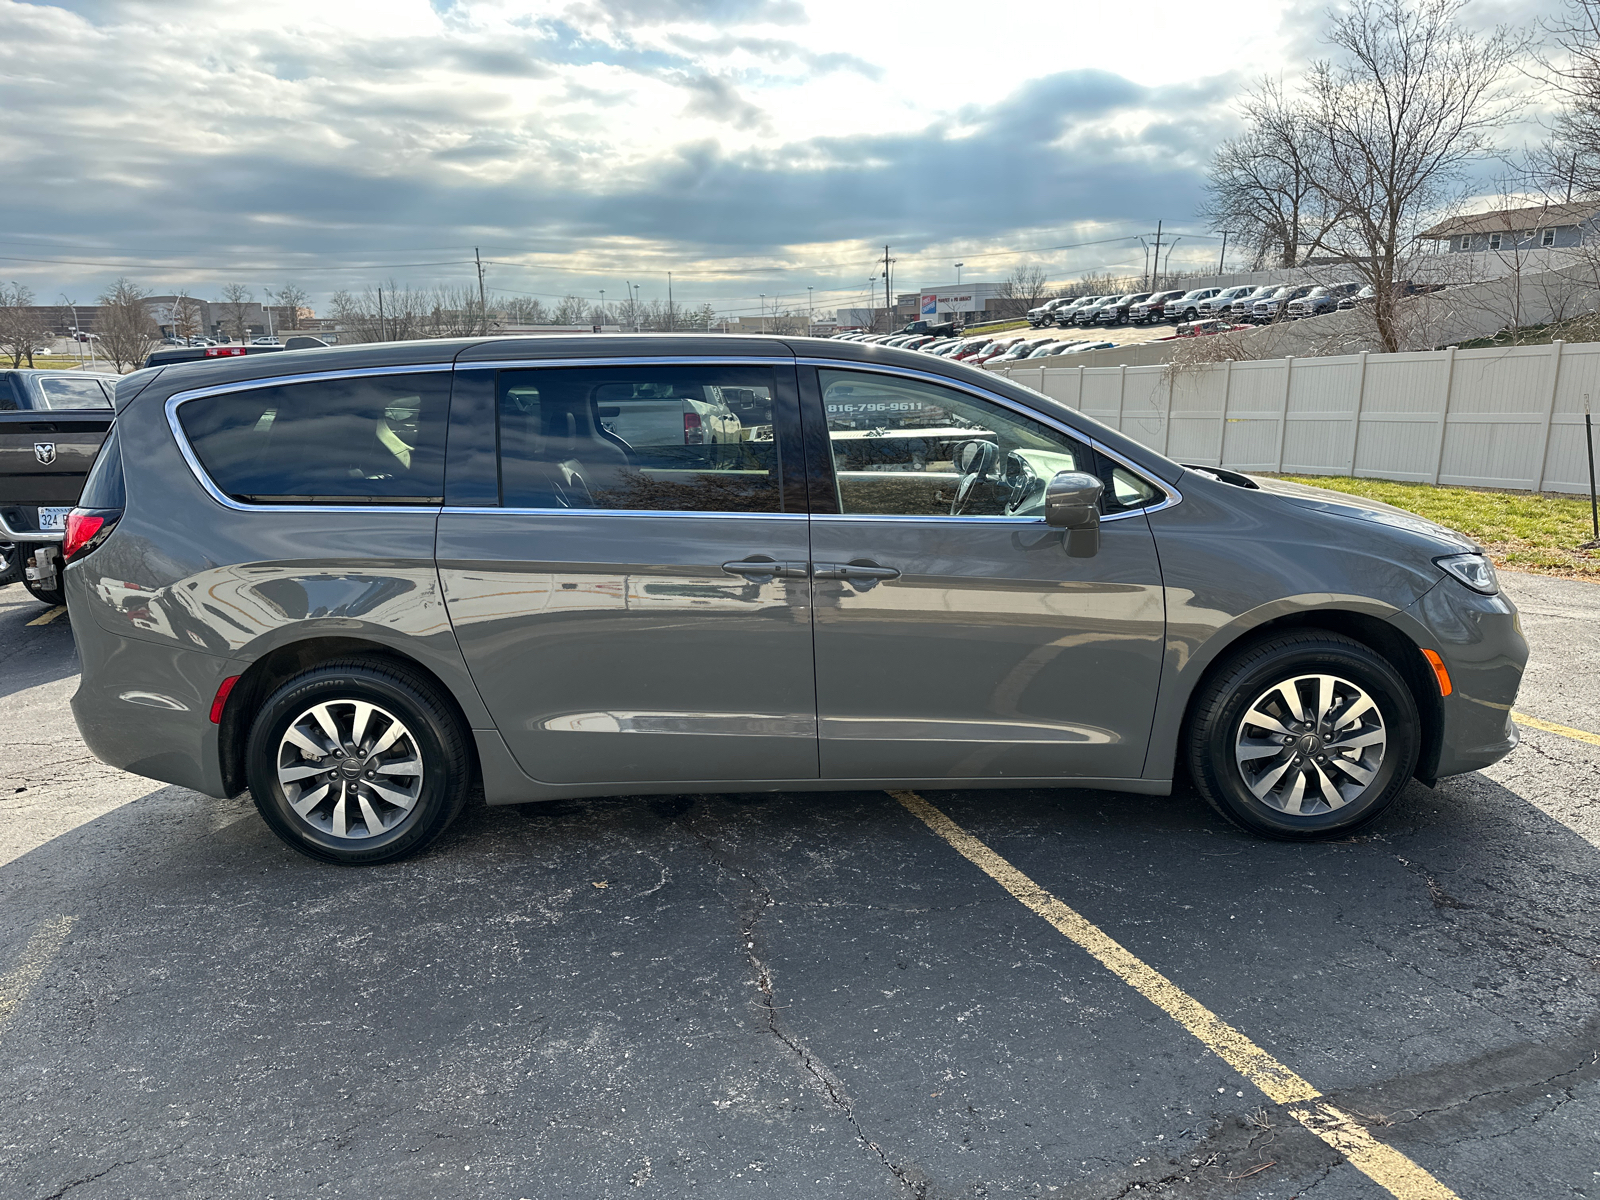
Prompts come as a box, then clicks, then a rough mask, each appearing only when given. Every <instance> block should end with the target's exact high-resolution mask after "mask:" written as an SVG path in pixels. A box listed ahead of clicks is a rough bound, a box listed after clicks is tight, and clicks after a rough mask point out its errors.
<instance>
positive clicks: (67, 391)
mask: <svg viewBox="0 0 1600 1200" xmlns="http://www.w3.org/2000/svg"><path fill="white" fill-rule="evenodd" d="M37 382H38V384H39V390H40V391H41V392H43V393H44V407H45V408H47V409H57V410H59V409H72V408H110V407H111V401H110V400H108V399H106V393H105V389H103V388H102V387H101V386H100V381H99V380H98V379H71V378H68V377H65V376H61V375H40V376H39V377H38V380H37Z"/></svg>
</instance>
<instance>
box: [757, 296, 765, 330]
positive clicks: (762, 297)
mask: <svg viewBox="0 0 1600 1200" xmlns="http://www.w3.org/2000/svg"><path fill="white" fill-rule="evenodd" d="M757 323H758V324H759V325H760V326H761V332H762V333H765V332H766V331H767V294H766V293H765V292H762V293H761V316H760V318H759V319H758V321H757Z"/></svg>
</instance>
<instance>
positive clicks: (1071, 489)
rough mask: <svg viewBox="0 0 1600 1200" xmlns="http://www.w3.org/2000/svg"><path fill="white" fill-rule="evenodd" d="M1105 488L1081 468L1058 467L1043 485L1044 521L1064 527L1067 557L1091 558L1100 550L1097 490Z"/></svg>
mask: <svg viewBox="0 0 1600 1200" xmlns="http://www.w3.org/2000/svg"><path fill="white" fill-rule="evenodd" d="M1104 490H1105V484H1103V483H1101V482H1100V481H1099V480H1098V479H1096V478H1095V477H1094V476H1093V475H1089V474H1087V473H1085V472H1083V471H1058V472H1057V473H1056V474H1055V475H1054V476H1053V477H1052V478H1051V480H1050V482H1049V483H1047V484H1046V485H1045V489H1044V523H1045V524H1046V525H1049V526H1051V527H1052V528H1054V529H1064V530H1066V533H1067V536H1066V549H1067V554H1068V556H1069V557H1071V558H1093V557H1094V556H1095V555H1096V554H1098V553H1099V552H1100V493H1101V492H1102V491H1104Z"/></svg>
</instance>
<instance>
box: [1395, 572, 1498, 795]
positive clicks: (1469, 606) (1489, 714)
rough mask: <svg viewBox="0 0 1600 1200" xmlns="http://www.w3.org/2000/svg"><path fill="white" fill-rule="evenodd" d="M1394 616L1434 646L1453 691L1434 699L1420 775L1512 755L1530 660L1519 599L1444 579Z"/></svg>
mask: <svg viewBox="0 0 1600 1200" xmlns="http://www.w3.org/2000/svg"><path fill="white" fill-rule="evenodd" d="M1393 621H1394V623H1395V624H1396V625H1398V626H1400V627H1401V628H1402V630H1403V631H1404V632H1405V633H1407V634H1408V635H1409V636H1410V637H1411V639H1412V640H1413V641H1414V642H1416V643H1417V645H1418V646H1420V647H1422V648H1423V649H1430V650H1434V651H1436V652H1437V653H1438V655H1439V657H1440V659H1442V660H1443V662H1444V665H1445V669H1446V671H1448V672H1449V675H1450V683H1451V692H1450V695H1448V696H1443V697H1440V698H1439V701H1438V703H1439V715H1440V718H1441V720H1440V728H1439V731H1438V734H1439V736H1438V737H1437V739H1435V740H1436V742H1437V745H1436V746H1435V747H1434V748H1433V753H1432V755H1431V761H1424V762H1421V763H1419V764H1418V767H1417V773H1418V774H1419V775H1421V776H1422V777H1423V778H1426V779H1442V778H1444V777H1445V776H1448V775H1461V774H1464V773H1465V772H1467V771H1476V770H1478V769H1479V768H1482V767H1487V766H1489V765H1490V764H1491V763H1495V762H1498V761H1500V759H1502V758H1504V757H1505V756H1506V755H1507V754H1509V753H1511V751H1512V749H1513V748H1514V747H1515V746H1516V744H1517V740H1518V734H1517V727H1516V725H1515V724H1514V723H1513V721H1512V715H1511V714H1512V708H1513V706H1514V705H1515V703H1516V699H1517V690H1518V688H1519V687H1521V685H1522V673H1523V670H1524V668H1525V667H1526V666H1527V663H1528V643H1527V640H1526V639H1525V638H1524V637H1523V636H1522V623H1521V620H1520V618H1519V617H1518V615H1517V608H1516V605H1514V604H1512V603H1511V601H1510V600H1508V599H1507V598H1506V597H1505V595H1504V594H1499V595H1494V596H1484V595H1480V594H1479V593H1477V592H1474V591H1472V590H1471V589H1470V588H1468V587H1466V586H1465V585H1463V584H1461V583H1459V582H1457V581H1456V580H1454V579H1450V578H1445V579H1441V580H1440V581H1439V582H1438V583H1437V584H1435V585H1434V586H1433V587H1432V588H1430V589H1429V590H1428V591H1427V592H1425V593H1424V594H1423V595H1422V596H1421V597H1420V598H1419V599H1418V600H1417V601H1416V602H1415V603H1414V604H1412V605H1411V607H1409V608H1407V609H1406V610H1405V611H1404V612H1402V613H1400V614H1398V615H1397V616H1396V617H1394V618H1393Z"/></svg>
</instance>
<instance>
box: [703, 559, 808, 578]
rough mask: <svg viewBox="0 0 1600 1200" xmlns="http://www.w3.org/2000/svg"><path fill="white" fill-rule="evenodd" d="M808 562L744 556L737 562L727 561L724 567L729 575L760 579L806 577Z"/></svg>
mask: <svg viewBox="0 0 1600 1200" xmlns="http://www.w3.org/2000/svg"><path fill="white" fill-rule="evenodd" d="M806 567H807V564H806V563H803V562H775V561H773V560H772V559H770V558H742V559H740V560H738V561H737V562H725V563H723V564H722V569H723V570H724V571H726V572H727V573H728V574H729V575H739V576H742V577H743V578H745V579H760V578H762V577H763V576H765V577H767V578H771V579H804V578H805V577H806V574H807V571H806Z"/></svg>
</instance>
